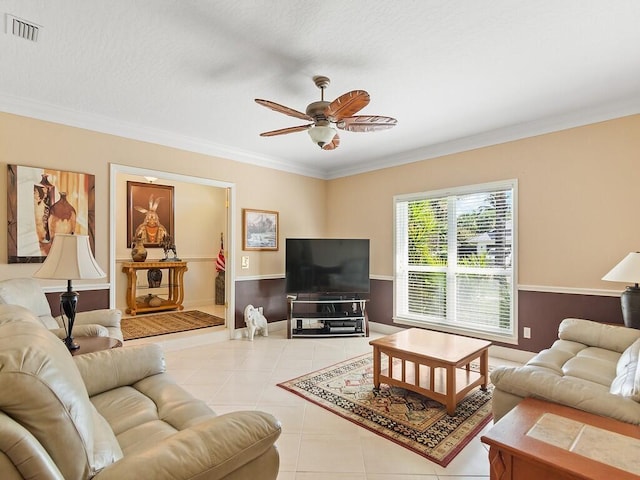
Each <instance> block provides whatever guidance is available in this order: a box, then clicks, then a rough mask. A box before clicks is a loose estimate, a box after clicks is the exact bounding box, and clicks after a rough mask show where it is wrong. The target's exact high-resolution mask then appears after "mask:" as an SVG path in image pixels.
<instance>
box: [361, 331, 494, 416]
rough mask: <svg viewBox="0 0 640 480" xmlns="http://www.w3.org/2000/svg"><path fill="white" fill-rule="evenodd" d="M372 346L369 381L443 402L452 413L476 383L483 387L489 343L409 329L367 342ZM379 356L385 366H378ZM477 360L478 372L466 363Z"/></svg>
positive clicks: (485, 386) (485, 385) (485, 377)
mask: <svg viewBox="0 0 640 480" xmlns="http://www.w3.org/2000/svg"><path fill="white" fill-rule="evenodd" d="M369 344H370V345H372V346H373V384H374V386H375V387H376V388H379V387H380V383H386V384H387V385H393V386H396V387H401V388H406V389H407V390H411V391H413V392H416V393H419V394H421V395H424V396H425V397H428V398H431V399H433V400H436V401H437V402H440V403H443V404H444V405H446V407H447V413H448V414H449V415H454V414H455V411H456V405H457V404H458V403H459V402H460V401H461V400H462V399H463V398H464V397H465V396H466V395H467V394H468V393H469V392H470V391H471V390H473V389H474V388H475V387H477V386H478V385H479V386H480V387H481V388H482V389H483V390H486V389H487V383H488V378H489V377H488V372H489V346H490V345H491V342H488V341H485V340H477V339H475V338H467V337H462V336H460V335H452V334H449V333H441V332H434V331H431V330H423V329H421V328H410V329H407V330H403V331H401V332H398V333H394V334H393V335H388V336H386V337H381V338H377V339H375V340H371V341H370V342H369ZM382 355H386V357H387V358H388V360H389V362H388V367H387V369H385V370H382V369H381V366H382ZM476 359H479V360H480V372H472V371H471V369H470V368H469V364H470V363H471V362H472V361H473V360H476Z"/></svg>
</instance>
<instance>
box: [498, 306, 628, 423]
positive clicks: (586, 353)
mask: <svg viewBox="0 0 640 480" xmlns="http://www.w3.org/2000/svg"><path fill="white" fill-rule="evenodd" d="M639 351H640V330H636V329H632V328H626V327H623V326H616V325H606V324H602V323H597V322H592V321H589V320H582V319H576V318H567V319H565V320H563V321H562V322H561V323H560V326H559V329H558V340H556V341H555V342H554V344H553V345H552V346H551V348H548V349H545V350H543V351H541V352H540V353H538V354H537V355H536V356H535V357H533V358H532V359H531V360H529V361H528V362H527V363H526V364H525V365H524V366H521V367H498V368H496V369H495V370H493V371H492V372H491V374H490V377H491V382H492V383H493V384H494V386H495V389H494V392H493V401H492V406H493V414H494V421H498V420H500V418H502V417H503V416H504V415H505V414H506V413H507V412H508V411H509V410H511V409H512V408H513V407H515V406H516V405H517V404H518V403H519V402H520V401H521V400H523V399H524V398H525V397H535V398H539V399H542V400H547V401H550V402H554V403H560V404H563V405H568V406H570V407H574V408H577V409H580V410H585V411H587V412H591V413H595V414H597V415H602V416H607V417H612V418H615V419H617V420H621V421H623V422H627V423H633V424H639V425H640V403H639V402H640V366H639V365H638V352H639Z"/></svg>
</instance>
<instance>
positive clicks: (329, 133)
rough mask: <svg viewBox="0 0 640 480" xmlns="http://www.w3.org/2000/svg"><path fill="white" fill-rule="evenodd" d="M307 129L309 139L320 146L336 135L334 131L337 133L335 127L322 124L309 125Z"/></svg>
mask: <svg viewBox="0 0 640 480" xmlns="http://www.w3.org/2000/svg"><path fill="white" fill-rule="evenodd" d="M308 131H309V136H310V137H311V141H312V142H313V143H315V144H316V145H319V146H320V148H322V147H324V146H325V145H326V144H327V143H330V142H331V140H333V137H335V136H336V133H338V132H337V131H336V129H335V128H333V127H328V126H323V125H319V126H315V127H311V128H310V129H309V130H308Z"/></svg>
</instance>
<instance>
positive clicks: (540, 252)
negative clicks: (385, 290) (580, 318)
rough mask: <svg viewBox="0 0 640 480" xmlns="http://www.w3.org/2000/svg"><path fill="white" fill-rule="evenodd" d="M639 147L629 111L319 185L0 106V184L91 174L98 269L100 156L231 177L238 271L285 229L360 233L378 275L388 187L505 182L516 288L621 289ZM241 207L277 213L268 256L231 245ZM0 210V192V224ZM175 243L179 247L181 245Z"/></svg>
mask: <svg viewBox="0 0 640 480" xmlns="http://www.w3.org/2000/svg"><path fill="white" fill-rule="evenodd" d="M639 152H640V116H639V115H635V116H631V117H625V118H620V119H616V120H612V121H608V122H603V123H598V124H594V125H589V126H585V127H580V128H575V129H570V130H565V131H560V132H556V133H552V134H548V135H541V136H537V137H532V138H528V139H524V140H519V141H514V142H509V143H505V144H501V145H495V146H491V147H487V148H482V149H477V150H471V151H468V152H463V153H459V154H455V155H449V156H444V157H440V158H436V159H432V160H425V161H422V162H416V163H413V164H409V165H404V166H400V167H395V168H387V169H384V170H379V171H376V172H371V173H366V174H361V175H356V176H352V177H347V178H341V179H336V180H331V181H328V182H326V181H323V180H318V179H313V178H309V177H303V176H300V175H294V174H289V173H284V172H281V171H277V170H272V169H268V168H261V167H257V166H253V165H248V164H243V163H239V162H234V161H230V160H225V159H219V158H214V157H210V156H207V155H201V154H196V153H191V152H186V151H182V150H178V149H174V148H168V147H164V146H160V145H153V144H149V143H145V142H140V141H134V140H128V139H124V138H120V137H116V136H111V135H106V134H101V133H96V132H91V131H88V130H82V129H78V128H72V127H66V126H63V125H57V124H53V123H48V122H43V121H39V120H33V119H28V118H24V117H20V116H15V115H10V114H4V113H2V114H0V162H1V163H2V164H3V168H2V169H1V173H0V185H3V186H6V184H7V180H6V174H7V172H6V164H9V163H12V164H18V165H29V166H38V167H51V168H57V169H68V170H71V171H78V172H85V173H92V174H94V175H96V199H97V201H96V250H97V255H96V256H97V259H98V261H99V263H100V264H101V265H102V266H103V268H104V269H105V270H106V269H107V266H108V262H109V261H111V260H114V261H115V259H109V258H108V255H109V246H108V236H109V229H110V228H111V227H110V225H109V206H108V200H109V198H108V195H109V193H108V192H109V185H108V183H109V164H110V163H116V164H119V165H127V166H134V167H139V168H150V169H152V170H162V171H167V172H173V173H179V174H182V175H192V176H198V177H203V178H209V179H215V180H220V181H225V182H230V183H234V184H235V185H236V186H237V198H236V205H235V206H234V209H233V212H232V214H233V215H234V216H235V221H236V230H237V231H236V232H235V238H236V242H235V245H234V246H233V247H234V254H233V259H232V261H234V262H235V266H236V271H237V275H238V276H239V277H243V276H245V277H252V276H270V275H282V274H283V273H284V272H283V270H284V243H283V242H284V239H285V238H286V237H288V236H289V237H293V236H307V237H314V236H333V237H363V238H371V240H372V242H371V248H372V263H371V272H372V274H373V275H379V276H389V275H391V274H392V267H393V262H392V248H393V246H392V221H393V214H392V198H393V195H396V194H402V193H409V192H418V191H426V190H431V189H441V188H446V187H455V186H459V185H468V184H475V183H483V182H491V181H496V180H503V179H510V178H516V179H518V182H519V232H518V233H519V284H520V285H532V286H548V287H559V288H585V289H606V290H614V291H615V290H619V289H621V286H620V285H617V284H610V283H608V282H603V281H601V280H600V278H601V277H602V275H604V273H606V272H607V271H608V270H609V269H610V268H611V267H612V266H613V265H614V264H615V263H616V262H618V261H619V260H620V259H621V258H622V257H623V256H624V255H626V253H628V252H630V251H634V250H638V249H639V248H640V245H639V244H640V222H638V221H637V218H636V214H635V211H634V210H635V208H634V207H635V205H636V203H637V195H636V192H637V190H638V185H640V167H639V166H638V158H639V155H640V154H639ZM4 189H6V187H4V188H3V190H4ZM325 205H326V207H325ZM242 208H257V209H265V210H276V211H279V212H280V242H281V248H280V250H279V251H278V252H243V251H242V250H241V245H242V238H241V232H242ZM6 218H7V217H6V196H5V195H1V196H0V219H2V220H3V223H4V224H6ZM6 241H7V239H6V234H3V235H0V279H2V278H11V277H17V276H30V275H32V274H33V272H34V271H35V270H36V269H37V266H36V265H8V264H7V245H6ZM120 243H121V242H120V241H118V245H117V248H118V255H120V254H121V253H122V251H121V247H122V245H120ZM180 248H181V251H180V253H181V254H184V255H189V254H190V253H191V252H188V251H184V250H183V249H182V248H183V247H180ZM185 248H186V245H185ZM194 248H195V247H194ZM183 252H184V253H183ZM199 253H200V252H198V254H199ZM195 254H196V252H195V250H194V255H195ZM243 255H247V256H249V258H250V268H249V269H248V270H242V269H240V260H241V256H243ZM227 261H231V260H230V259H227Z"/></svg>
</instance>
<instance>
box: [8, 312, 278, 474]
mask: <svg viewBox="0 0 640 480" xmlns="http://www.w3.org/2000/svg"><path fill="white" fill-rule="evenodd" d="M280 431H281V427H280V423H279V422H278V421H277V420H276V419H275V418H274V417H273V416H272V415H270V414H268V413H265V412H259V411H255V410H253V411H237V412H231V413H228V414H225V415H220V416H217V415H216V414H215V413H214V412H213V411H212V410H211V409H210V408H209V407H208V406H207V405H206V404H205V403H204V402H202V401H200V400H197V399H196V398H194V397H193V396H191V395H190V394H189V393H187V392H186V391H185V390H184V389H182V388H181V387H180V386H178V385H177V384H176V383H175V382H174V381H173V380H172V379H171V378H170V377H169V376H168V375H167V374H166V373H165V364H164V358H163V355H162V351H161V349H160V347H159V346H158V345H156V344H148V345H138V346H125V347H122V348H114V349H110V350H103V351H100V352H95V353H89V354H85V355H79V356H76V357H72V356H71V355H70V354H69V352H68V350H67V348H66V347H65V346H64V343H63V342H61V341H60V340H59V339H58V338H57V337H56V336H55V335H53V334H52V333H51V332H50V331H48V330H47V329H46V328H45V327H44V326H42V324H40V323H39V321H38V319H37V318H35V316H34V315H33V314H32V313H31V312H29V311H28V310H26V309H24V308H22V307H19V306H15V305H0V479H2V480H17V479H27V478H28V479H40V480H87V479H91V478H93V479H94V480H111V479H113V480H140V479H150V480H151V479H153V480H180V479H185V480H186V479H189V480H209V479H211V480H213V479H227V480H255V479H261V480H275V479H276V477H277V476H278V469H279V456H278V451H277V449H276V447H275V441H276V440H277V439H278V437H279V435H280Z"/></svg>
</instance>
